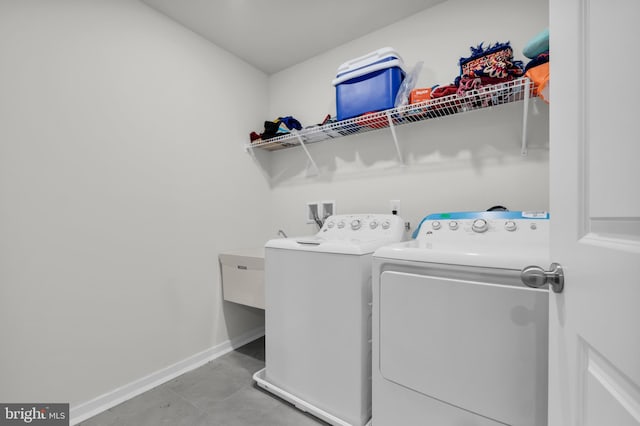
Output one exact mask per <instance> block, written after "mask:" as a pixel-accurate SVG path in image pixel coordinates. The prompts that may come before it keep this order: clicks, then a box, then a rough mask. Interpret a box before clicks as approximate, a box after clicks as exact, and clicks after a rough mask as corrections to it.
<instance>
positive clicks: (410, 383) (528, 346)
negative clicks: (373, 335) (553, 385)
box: [379, 270, 548, 426]
mask: <svg viewBox="0 0 640 426" xmlns="http://www.w3.org/2000/svg"><path fill="white" fill-rule="evenodd" d="M474 275H475V276H477V277H479V278H478V279H482V274H479V273H478V274H474ZM492 275H493V276H495V272H493V273H492ZM379 309H380V318H379V321H380V322H379V324H380V325H379V327H380V328H379V339H380V361H379V362H380V372H381V374H382V376H383V377H384V378H385V379H387V380H389V381H392V382H395V383H397V384H399V385H401V386H403V387H406V388H409V389H412V390H414V391H416V392H420V393H421V394H424V395H426V396H429V397H432V398H435V399H438V400H440V401H442V402H445V403H448V404H451V405H453V406H455V407H458V408H461V409H464V410H467V411H470V412H472V413H475V414H478V415H481V416H484V417H487V418H489V419H492V420H496V421H498V422H503V423H506V424H517V425H521V426H539V425H543V424H546V417H547V347H548V346H547V336H548V332H547V313H548V291H547V290H540V289H530V288H526V287H523V286H521V285H519V284H514V285H506V284H494V283H490V282H480V281H469V280H466V279H459V278H457V279H451V278H445V277H434V276H427V275H420V274H414V273H407V272H398V271H388V270H387V271H384V272H383V273H382V274H381V277H380V306H379Z"/></svg>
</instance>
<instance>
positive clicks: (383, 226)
mask: <svg viewBox="0 0 640 426" xmlns="http://www.w3.org/2000/svg"><path fill="white" fill-rule="evenodd" d="M390 227H391V222H389V221H388V220H385V221H384V222H382V229H389V228H390Z"/></svg>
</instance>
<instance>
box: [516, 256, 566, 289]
mask: <svg viewBox="0 0 640 426" xmlns="http://www.w3.org/2000/svg"><path fill="white" fill-rule="evenodd" d="M520 279H521V280H522V282H523V283H525V284H526V285H528V286H529V287H533V288H539V287H542V286H543V285H545V284H549V285H550V286H551V289H553V291H554V292H556V293H562V290H563V289H564V272H563V270H562V266H561V265H560V264H559V263H552V264H551V266H550V267H549V271H545V270H544V269H542V268H541V267H539V266H527V267H526V268H524V269H523V270H522V272H520Z"/></svg>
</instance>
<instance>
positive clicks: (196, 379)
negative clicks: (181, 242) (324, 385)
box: [81, 338, 326, 426]
mask: <svg viewBox="0 0 640 426" xmlns="http://www.w3.org/2000/svg"><path fill="white" fill-rule="evenodd" d="M264 365H265V363H264V338H262V339H258V340H256V341H254V342H251V343H249V344H247V345H245V346H243V347H241V348H238V349H237V350H235V351H232V352H230V353H228V354H226V355H225V356H223V357H220V358H218V359H217V360H214V361H212V362H210V363H207V364H205V365H203V366H202V367H200V368H198V369H195V370H193V371H190V372H188V373H186V374H183V375H182V376H180V377H177V378H175V379H174V380H172V381H170V382H168V383H165V384H163V385H161V386H159V387H157V388H155V389H152V390H150V391H148V392H145V393H144V394H142V395H139V396H137V397H135V398H133V399H131V400H129V401H126V402H124V403H122V404H120V405H118V406H116V407H113V408H111V409H110V410H107V411H105V412H104V413H101V414H99V415H97V416H95V417H93V418H91V419H88V420H86V421H85V422H83V423H81V426H160V425H171V426H318V425H326V423H324V422H322V421H320V420H318V419H316V418H315V417H312V416H310V415H309V414H305V413H303V412H301V411H299V410H297V409H296V408H295V407H293V406H292V405H291V404H289V403H288V402H286V401H284V400H282V399H280V398H278V397H276V396H275V395H272V394H270V393H268V392H266V391H265V390H263V389H261V388H259V387H257V386H256V385H255V383H254V382H253V379H252V376H253V374H254V373H255V372H256V371H258V370H261V369H262V368H264Z"/></svg>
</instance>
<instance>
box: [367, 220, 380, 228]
mask: <svg viewBox="0 0 640 426" xmlns="http://www.w3.org/2000/svg"><path fill="white" fill-rule="evenodd" d="M377 227H378V222H376V221H375V220H372V221H371V222H369V228H371V229H376V228H377Z"/></svg>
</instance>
